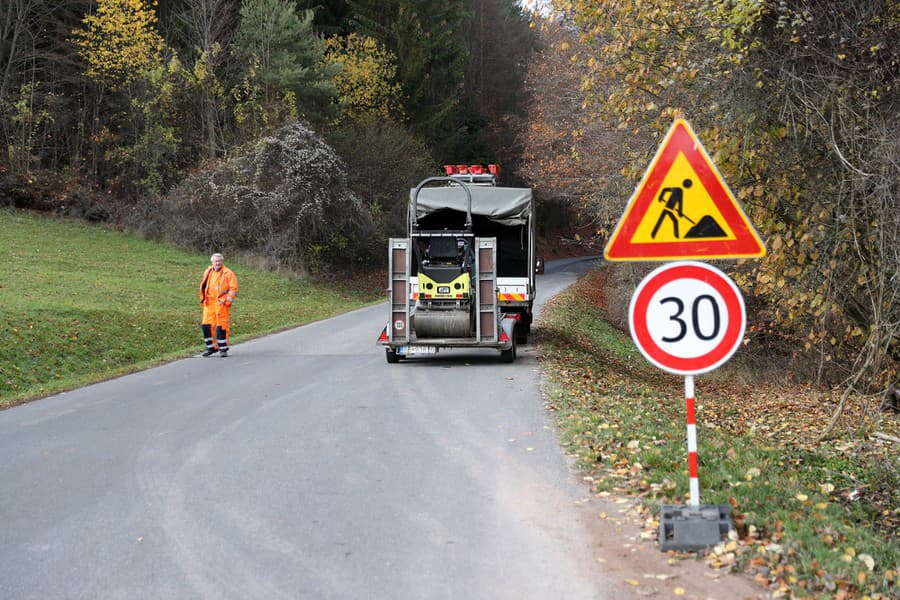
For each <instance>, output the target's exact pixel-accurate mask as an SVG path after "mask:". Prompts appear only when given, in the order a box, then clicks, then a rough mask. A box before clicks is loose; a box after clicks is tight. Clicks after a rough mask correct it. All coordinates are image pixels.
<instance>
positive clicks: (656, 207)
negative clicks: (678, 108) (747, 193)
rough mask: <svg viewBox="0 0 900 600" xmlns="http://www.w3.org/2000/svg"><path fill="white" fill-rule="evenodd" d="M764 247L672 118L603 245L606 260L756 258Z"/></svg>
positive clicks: (692, 139)
mask: <svg viewBox="0 0 900 600" xmlns="http://www.w3.org/2000/svg"><path fill="white" fill-rule="evenodd" d="M765 253H766V247H765V245H763V243H762V240H761V239H760V238H759V235H758V234H757V233H756V230H755V229H754V228H753V225H751V224H750V221H749V220H748V219H747V216H746V215H745V214H744V211H743V210H742V209H741V207H740V206H739V205H738V202H737V200H736V199H735V197H734V195H733V194H732V193H731V190H729V189H728V186H727V185H726V184H725V181H724V180H723V179H722V176H721V175H720V174H719V171H718V170H717V169H716V167H715V165H714V164H713V163H712V160H710V158H709V156H708V155H707V154H706V150H704V149H703V146H702V145H701V144H700V140H698V139H697V136H696V135H695V134H694V132H693V130H692V129H691V127H690V125H688V124H687V122H686V121H684V120H682V119H676V120H675V123H673V124H672V128H671V129H670V130H669V133H667V134H666V137H665V139H664V140H663V142H662V144H661V145H660V147H659V150H658V151H657V152H656V156H655V157H654V158H653V161H652V162H651V163H650V167H649V168H648V169H647V172H646V173H645V174H644V178H643V179H642V180H641V183H640V184H639V185H638V187H637V190H636V191H635V192H634V195H633V196H632V197H631V200H629V201H628V206H627V207H626V208H625V214H623V215H622V218H621V219H620V220H619V224H618V225H617V226H616V229H615V231H614V232H613V234H612V237H610V239H609V243H607V245H606V251H605V256H606V259H607V260H678V259H682V258H742V257H759V256H763V255H765Z"/></svg>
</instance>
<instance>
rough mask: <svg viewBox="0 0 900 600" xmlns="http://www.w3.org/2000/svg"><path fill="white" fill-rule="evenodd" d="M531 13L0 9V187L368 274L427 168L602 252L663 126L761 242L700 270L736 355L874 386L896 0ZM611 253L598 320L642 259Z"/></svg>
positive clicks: (887, 254) (561, 8)
mask: <svg viewBox="0 0 900 600" xmlns="http://www.w3.org/2000/svg"><path fill="white" fill-rule="evenodd" d="M534 8H535V7H534V6H531V7H530V8H525V7H523V6H522V5H520V4H518V3H517V2H515V1H513V0H442V1H440V2H437V1H434V0H330V1H329V0H326V1H322V2H316V1H313V0H296V1H294V0H243V1H240V0H163V1H160V2H149V1H147V0H98V1H94V0H0V135H2V139H3V144H4V145H3V149H4V152H2V153H0V204H3V205H9V206H14V207H17V208H23V209H35V210H41V211H48V212H52V213H56V214H61V215H67V216H74V217H79V218H84V219H87V220H90V221H102V222H107V223H109V224H111V225H113V226H116V227H119V228H122V229H126V230H130V231H135V232H139V233H141V234H143V235H146V236H148V237H151V238H154V239H159V240H162V241H166V242H170V243H174V244H176V245H178V246H180V247H183V248H186V249H191V250H200V251H204V252H210V251H212V250H218V251H222V252H224V253H226V255H229V256H237V257H241V259H242V260H248V261H253V262H254V263H255V264H259V265H262V266H265V267H267V268H271V269H272V270H280V271H289V272H295V273H300V274H302V275H312V276H317V277H323V276H328V275H334V274H335V273H341V272H347V271H353V270H359V269H373V268H379V267H381V266H382V264H383V262H384V255H385V253H384V251H383V249H384V247H385V244H384V242H385V239H386V238H387V237H388V236H390V235H397V234H400V233H401V232H402V231H403V229H404V224H405V208H406V194H407V190H408V188H409V187H410V186H411V185H414V184H415V183H416V182H417V181H418V180H420V179H421V178H422V177H425V176H431V175H435V174H437V173H439V172H440V171H439V165H441V164H445V163H464V164H472V163H499V164H501V165H502V167H503V169H504V177H503V180H504V183H505V184H507V185H529V186H532V187H533V188H534V190H535V195H536V197H537V198H538V200H539V202H540V208H541V214H542V215H543V218H542V224H541V228H542V231H541V233H542V235H545V236H546V235H549V232H550V231H552V230H554V229H556V228H565V227H569V228H573V227H577V229H578V231H579V235H578V238H579V239H580V240H585V241H595V242H598V244H599V245H598V246H595V247H602V242H603V241H604V239H605V237H606V236H607V235H608V233H609V232H610V231H611V229H612V227H613V226H614V225H615V222H616V220H617V219H618V217H619V215H621V213H622V210H623V208H624V206H625V203H626V202H627V200H628V197H629V196H630V194H631V192H632V190H634V188H635V185H636V183H637V180H638V179H639V178H640V176H641V174H642V173H643V171H644V169H645V168H646V167H647V164H648V163H649V160H650V158H651V157H652V155H653V153H654V152H655V150H656V148H657V147H658V145H659V143H660V141H661V139H662V136H663V135H664V134H665V132H666V131H667V130H668V128H669V126H670V125H671V123H672V120H673V119H674V118H676V117H683V118H686V119H687V120H689V121H690V123H691V124H692V126H693V128H694V129H695V130H696V131H697V132H698V134H699V137H700V139H701V141H702V143H703V144H704V146H705V147H706V149H707V150H708V151H709V153H710V154H711V157H712V159H713V161H714V163H715V164H716V165H717V166H718V168H719V170H720V171H721V172H722V175H723V177H724V179H725V180H726V181H727V182H728V183H729V185H730V187H731V188H732V189H733V190H734V191H735V194H736V196H737V198H738V199H739V200H740V202H741V203H742V204H743V206H744V208H745V210H746V212H747V213H748V215H749V217H750V219H751V221H752V222H753V223H754V224H755V225H756V226H757V228H758V229H759V232H760V234H761V237H762V238H763V239H764V240H766V243H767V246H768V254H767V255H766V257H765V258H764V259H762V260H753V261H738V262H729V263H727V264H724V265H722V266H723V267H724V268H726V269H727V270H728V271H729V273H730V274H731V275H732V276H733V277H734V278H735V279H736V281H737V282H738V284H739V286H740V287H741V289H742V290H743V292H744V294H745V297H746V300H747V305H748V313H749V322H750V324H749V327H748V332H747V337H748V340H749V342H751V343H749V344H748V348H751V349H753V353H754V356H755V357H756V359H757V361H758V364H760V365H770V366H771V365H775V366H776V367H777V368H778V370H779V372H780V373H783V374H784V376H789V374H791V375H792V376H795V377H797V378H801V379H804V380H812V381H814V382H816V383H819V384H824V385H828V386H832V387H834V389H838V390H840V393H841V396H840V403H839V404H838V406H839V409H838V412H839V411H840V409H841V408H842V407H843V406H844V404H845V403H847V402H850V401H853V402H862V403H865V405H866V407H865V409H866V410H877V409H879V408H882V407H883V405H884V404H885V403H891V402H896V397H897V392H896V391H895V389H894V387H893V386H894V384H895V382H896V381H897V377H898V372H897V367H898V352H900V348H898V345H897V334H898V328H900V302H898V296H897V294H898V289H900V288H898V285H897V277H898V263H900V249H898V245H897V243H896V242H897V239H898V233H900V206H898V193H897V192H898V187H900V169H898V164H900V136H898V135H897V130H898V123H897V115H898V114H900V94H898V82H900V2H898V1H897V0H866V1H864V2H845V1H844V0H802V1H801V0H704V1H699V0H695V1H691V0H608V1H603V2H600V1H597V0H571V1H563V0H553V1H551V2H546V3H544V4H542V5H541V6H539V7H537V8H538V9H539V10H534V11H533V12H532V9H534ZM610 269H611V273H610V276H609V277H607V284H608V285H609V286H610V291H608V293H607V297H609V298H611V299H613V302H611V304H612V306H611V307H610V309H611V311H610V315H611V317H612V318H613V319H614V320H616V319H618V320H619V323H620V325H621V324H622V323H623V322H624V314H623V313H622V312H621V308H620V309H619V311H618V312H616V310H615V307H616V306H619V307H621V305H622V304H625V303H624V302H623V301H622V299H623V298H627V297H628V295H629V294H630V293H631V290H632V289H633V287H634V284H635V283H636V282H637V281H638V280H639V278H640V277H641V276H642V275H643V273H645V272H646V270H647V268H646V267H645V266H643V265H634V264H629V265H617V266H615V267H610ZM615 299H618V301H615ZM835 417H837V413H836V415H835ZM832 422H833V423H834V422H836V418H835V419H834V420H833V421H832ZM827 431H828V427H827V426H826V427H825V428H824V432H823V433H824V434H827Z"/></svg>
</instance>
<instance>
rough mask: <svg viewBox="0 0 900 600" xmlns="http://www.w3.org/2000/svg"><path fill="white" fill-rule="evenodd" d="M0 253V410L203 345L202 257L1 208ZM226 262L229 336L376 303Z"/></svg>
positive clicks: (99, 229)
mask: <svg viewBox="0 0 900 600" xmlns="http://www.w3.org/2000/svg"><path fill="white" fill-rule="evenodd" d="M0 248H2V249H3V255H4V256H5V257H6V260H5V262H4V265H3V273H2V275H0V406H4V405H9V404H13V403H16V402H20V401H23V400H27V399H29V398H34V397H38V396H42V395H46V394H49V393H53V392H58V391H61V390H65V389H70V388H72V387H76V386H79V385H83V384H85V383H88V382H92V381H98V380H101V379H104V378H108V377H110V376H115V375H119V374H122V373H126V372H129V371H133V370H137V369H141V368H145V367H147V366H150V365H153V364H156V363H159V362H160V361H165V360H171V359H174V358H178V357H183V356H188V355H190V354H192V353H196V352H199V351H200V350H202V340H201V336H200V329H199V319H200V307H199V304H198V297H197V288H198V287H199V284H200V277H201V275H202V274H203V270H204V269H205V268H206V266H207V264H208V262H209V257H208V255H197V254H190V253H187V252H182V251H180V250H177V249H174V248H171V247H167V246H163V245H159V244H156V243H154V242H150V241H147V240H144V239H141V238H139V237H135V236H133V235H128V234H123V233H120V232H116V231H113V230H110V229H108V228H105V227H98V226H91V225H86V224H83V223H81V222H75V221H68V220H59V219H53V218H47V217H43V216H34V215H30V214H28V213H24V212H17V211H11V210H0ZM226 264H227V265H228V266H229V267H230V268H231V269H233V270H234V272H235V273H236V274H237V276H238V283H239V287H240V291H239V293H238V299H237V301H236V303H235V306H234V308H233V309H232V317H231V328H232V332H231V336H230V337H231V341H232V343H236V342H240V341H241V340H242V339H248V338H251V337H255V336H259V335H262V334H265V333H268V332H272V331H276V330H279V329H283V328H286V327H289V326H293V325H298V324H302V323H306V322H309V321H314V320H318V319H322V318H325V317H328V316H331V315H334V314H336V313H338V312H343V311H347V310H350V309H353V308H357V307H360V306H363V305H365V304H367V303H371V302H373V301H375V300H377V299H378V298H377V297H376V296H374V295H373V294H372V293H371V292H368V293H367V292H366V291H364V290H360V291H359V292H358V293H356V292H353V293H348V292H347V291H346V289H343V290H337V289H335V288H333V287H330V286H326V285H323V284H317V283H311V282H308V281H302V280H289V279H286V278H283V277H280V276H278V275H275V274H272V273H269V272H264V271H260V270H258V269H253V268H250V267H246V266H243V265H241V264H237V263H235V262H232V261H229V260H227V257H226Z"/></svg>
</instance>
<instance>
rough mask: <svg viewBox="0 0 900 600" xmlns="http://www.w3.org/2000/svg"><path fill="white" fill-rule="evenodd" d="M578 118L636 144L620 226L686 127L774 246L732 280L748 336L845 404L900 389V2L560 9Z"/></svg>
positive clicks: (668, 1) (581, 0)
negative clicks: (681, 121)
mask: <svg viewBox="0 0 900 600" xmlns="http://www.w3.org/2000/svg"><path fill="white" fill-rule="evenodd" d="M563 8H564V9H565V10H566V11H568V13H567V14H568V15H569V16H570V17H571V18H572V22H573V23H574V24H576V25H577V27H578V30H579V33H580V39H581V42H582V43H583V44H585V45H586V46H587V47H588V50H587V51H586V52H584V53H583V54H579V55H578V56H573V57H572V60H573V61H577V62H578V63H579V64H586V66H587V67H588V71H589V72H588V73H587V74H586V75H585V76H584V77H583V79H582V90H583V92H584V100H585V108H586V110H587V112H588V113H589V114H590V115H592V116H594V117H595V118H599V119H603V120H606V121H608V122H609V123H612V124H615V126H616V127H617V128H620V129H621V130H622V131H625V132H628V133H629V134H630V137H631V140H629V141H626V143H625V144H623V147H622V154H623V155H624V156H625V157H626V158H627V163H626V164H625V165H624V166H623V169H622V170H621V171H620V173H619V175H618V176H617V177H621V182H620V183H621V188H622V190H623V192H624V194H623V195H622V196H621V197H619V198H618V199H612V201H613V202H614V203H615V204H617V205H618V206H619V207H620V208H619V212H620V211H621V207H624V203H625V201H626V200H627V196H628V194H629V193H630V190H633V188H634V184H635V183H636V181H637V179H638V178H639V177H640V175H641V174H642V173H643V170H644V169H645V168H646V165H647V163H648V162H649V159H650V157H651V156H652V153H653V151H654V150H655V148H656V147H657V146H658V143H659V140H660V136H661V135H662V133H663V132H664V131H665V130H666V129H667V128H668V127H669V125H670V124H671V121H672V118H673V117H675V116H682V117H685V118H687V119H689V120H690V121H691V122H692V123H693V124H694V126H695V129H696V130H697V131H698V133H699V135H700V137H701V139H702V141H703V143H704V145H705V146H706V147H707V149H709V150H710V153H711V154H712V158H713V160H714V162H715V163H716V164H717V165H718V167H719V169H720V170H721V171H722V172H723V175H724V176H725V179H726V180H727V181H728V182H729V183H730V185H731V187H732V188H733V189H734V190H735V192H736V195H737V196H738V199H739V200H740V201H741V202H742V203H743V204H744V207H745V208H746V209H748V212H749V214H750V216H751V219H752V220H753V221H754V222H755V223H756V224H757V226H758V227H759V228H760V229H761V230H762V234H763V237H764V238H767V239H768V245H769V254H768V256H767V257H766V258H765V259H764V260H763V261H757V262H753V263H749V262H747V263H744V264H743V265H739V266H738V267H737V268H735V269H732V270H733V272H734V273H735V275H736V277H737V278H738V280H739V283H741V285H742V287H743V288H744V289H745V290H746V291H747V292H748V293H749V294H750V299H749V301H750V305H751V306H753V307H754V308H755V310H754V314H753V315H752V326H751V328H750V331H751V335H754V336H757V337H759V338H760V339H766V340H769V341H770V342H771V341H781V342H782V343H783V344H784V346H783V348H784V350H785V351H786V356H785V358H786V359H787V360H791V358H792V357H793V358H794V359H799V360H801V361H803V362H804V363H806V364H810V363H817V365H818V376H819V378H820V380H821V381H823V382H828V383H841V382H842V383H843V384H844V389H845V390H851V389H856V390H858V391H863V392H877V391H878V390H880V389H883V388H884V387H885V386H887V385H888V384H890V383H892V382H893V381H894V380H895V378H896V376H897V373H896V358H897V352H896V348H895V344H896V337H897V333H898V331H897V330H896V329H895V325H894V324H895V323H898V322H900V319H898V317H900V305H898V303H897V298H896V296H895V288H896V286H895V285H894V279H895V273H896V272H897V261H896V257H897V256H896V251H895V246H896V239H897V238H896V234H897V233H900V231H898V229H900V228H898V226H897V224H896V220H897V215H898V214H900V206H897V205H896V198H897V193H896V192H897V187H896V186H897V183H896V182H897V181H898V179H900V178H898V167H897V164H898V163H897V161H896V157H897V155H898V149H897V144H898V138H897V136H896V135H895V134H891V131H893V130H894V129H895V123H894V124H893V125H892V121H895V120H896V114H897V113H898V100H900V98H898V90H897V86H896V82H897V80H898V66H900V58H898V55H897V50H896V49H897V48H898V47H900V40H898V32H900V27H898V23H900V16H898V13H900V9H898V4H897V2H895V1H890V0H878V1H875V2H867V3H862V4H860V3H852V4H848V3H844V2H838V1H836V0H819V1H815V2H790V1H777V2H776V1H774V0H773V1H757V0H734V1H731V2H714V3H708V2H700V1H696V2H683V1H676V0H652V1H649V2H632V1H630V0H611V1H609V2H604V3H596V2H592V1H589V0H574V1H573V2H567V3H566V4H565V7H563Z"/></svg>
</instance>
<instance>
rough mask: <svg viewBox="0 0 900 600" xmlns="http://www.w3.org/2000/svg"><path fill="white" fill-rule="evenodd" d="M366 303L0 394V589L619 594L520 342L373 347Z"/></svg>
mask: <svg viewBox="0 0 900 600" xmlns="http://www.w3.org/2000/svg"><path fill="white" fill-rule="evenodd" d="M591 265H592V261H590V260H569V261H558V262H551V263H549V264H548V268H547V274H546V275H543V276H540V277H539V278H538V285H539V290H538V293H539V297H540V299H541V301H543V300H546V299H547V298H548V297H550V296H551V295H553V294H554V293H556V292H557V291H559V290H560V289H562V288H563V287H565V286H566V285H568V284H570V283H571V282H573V281H574V280H575V279H576V278H577V277H578V276H579V275H581V274H582V273H584V272H585V271H586V270H587V269H588V268H590V266H591ZM539 305H540V302H539ZM240 310H241V307H240V304H238V305H236V307H235V311H236V313H237V315H239V314H240ZM239 318H240V317H239V316H238V321H239ZM386 319H387V307H386V305H384V304H382V305H379V306H375V307H371V308H367V309H363V310H359V311H355V312H353V313H349V314H346V315H343V316H341V317H337V318H334V319H329V320H326V321H321V322H318V323H314V324H311V325H308V326H305V327H301V328H297V329H293V330H290V331H286V332H283V333H280V334H277V335H273V336H268V337H266V338H260V339H256V340H252V341H249V342H245V343H239V344H237V345H235V346H234V347H233V350H232V353H231V356H229V358H228V359H224V360H223V359H221V358H218V357H214V358H200V357H199V355H198V357H196V358H189V359H185V360H180V361H177V362H174V363H171V364H168V365H165V366H162V367H159V368H155V369H151V370H148V371H144V372H140V373H136V374H133V375H129V376H127V377H122V378H119V379H115V380H111V381H107V382H103V383H100V384H97V385H92V386H89V387H86V388H82V389H79V390H75V391H72V392H68V393H65V394H60V395H57V396H53V397H50V398H46V399H43V400H39V401H35V402H31V403H29V404H25V405H21V406H17V407H14V408H11V409H9V410H5V411H0V455H2V457H3V460H2V461H0V524H2V525H0V598H3V599H6V598H14V599H20V598H22V599H24V598H40V599H44V600H46V599H50V598H103V599H111V598H129V599H133V598H166V599H181V598H184V599H188V598H191V599H193V598H210V599H213V598H214V599H226V598H236V599H250V598H264V599H278V598H316V599H319V598H341V599H343V598H391V599H394V598H396V599H404V598H416V599H419V598H423V599H425V598H447V599H474V598H491V599H498V598H516V599H523V598H534V599H543V598H565V599H580V598H616V597H620V596H619V594H618V593H617V590H616V588H615V587H614V585H613V584H612V583H610V579H611V578H609V577H608V576H606V575H604V573H603V572H602V566H598V563H597V562H596V560H595V548H594V540H593V539H592V536H591V533H590V529H589V527H588V525H587V523H588V521H589V520H590V519H591V515H590V514H588V511H587V510H586V509H585V508H584V504H583V503H584V502H585V497H586V496H588V495H589V493H588V490H587V488H586V486H584V485H583V484H582V483H581V482H579V481H578V478H577V477H576V475H575V474H574V473H573V472H572V470H571V468H570V465H569V463H568V462H567V460H566V458H565V456H564V453H563V451H562V449H561V447H560V445H559V443H558V441H557V439H556V437H555V433H554V431H553V428H552V421H551V419H550V417H549V416H548V415H547V413H546V411H545V409H544V406H543V402H542V400H541V394H540V389H539V383H540V375H539V372H538V364H537V361H536V359H535V356H534V351H533V349H532V348H531V347H530V346H520V347H519V356H518V358H517V360H516V361H515V362H514V363H512V364H504V363H502V362H501V361H500V356H499V353H497V352H496V351H492V350H469V351H464V350H453V351H450V352H442V353H441V354H439V355H438V356H436V357H427V358H420V359H419V358H417V359H409V360H403V361H401V362H400V363H399V364H396V365H389V364H387V363H386V361H385V358H384V350H383V348H381V347H380V346H376V344H375V340H376V338H377V336H378V334H379V333H380V331H381V328H382V327H383V325H384V323H385V321H386ZM200 349H201V348H200V339H199V333H198V352H199V351H200Z"/></svg>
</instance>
